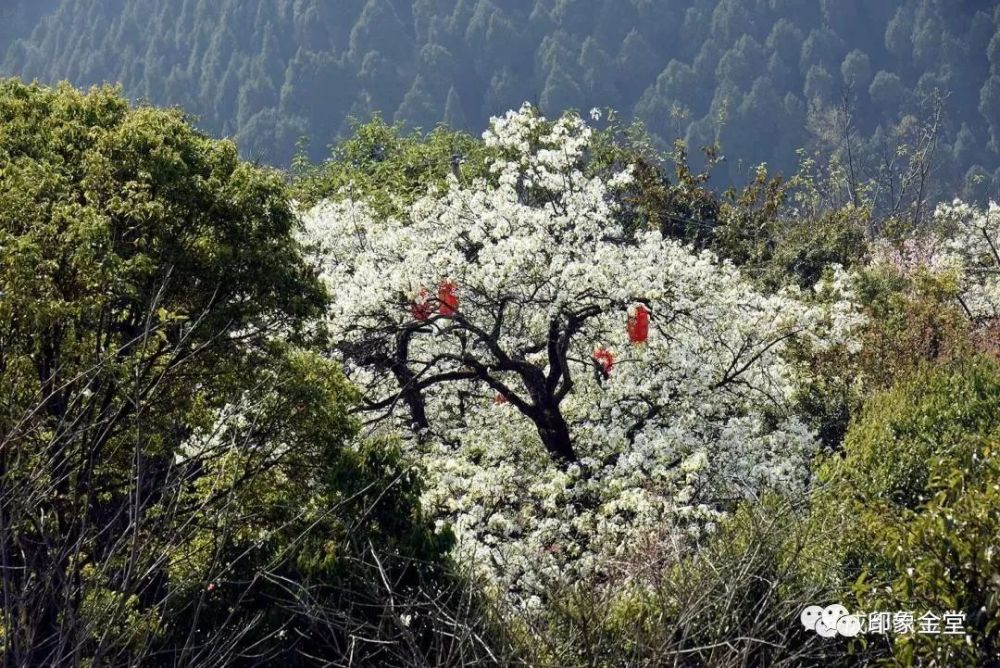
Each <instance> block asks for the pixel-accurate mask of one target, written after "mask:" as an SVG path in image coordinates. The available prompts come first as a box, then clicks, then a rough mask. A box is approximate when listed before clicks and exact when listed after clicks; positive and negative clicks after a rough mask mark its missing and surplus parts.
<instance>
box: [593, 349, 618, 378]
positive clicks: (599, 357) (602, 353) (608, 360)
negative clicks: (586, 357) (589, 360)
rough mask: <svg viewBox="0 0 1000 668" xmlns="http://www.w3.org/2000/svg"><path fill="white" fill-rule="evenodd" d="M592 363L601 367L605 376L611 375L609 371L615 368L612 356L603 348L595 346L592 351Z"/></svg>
mask: <svg viewBox="0 0 1000 668" xmlns="http://www.w3.org/2000/svg"><path fill="white" fill-rule="evenodd" d="M594 361H595V362H597V363H598V364H599V365H600V366H601V370H602V371H604V375H605V376H610V375H611V370H612V369H613V368H614V367H615V356H614V354H613V353H612V352H611V351H610V350H608V349H606V348H605V347H604V346H597V349H596V350H594Z"/></svg>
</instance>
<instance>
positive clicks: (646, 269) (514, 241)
mask: <svg viewBox="0 0 1000 668" xmlns="http://www.w3.org/2000/svg"><path fill="white" fill-rule="evenodd" d="M590 138H591V130H590V129H589V128H588V127H587V126H586V124H585V123H584V122H583V121H582V120H580V119H579V118H578V117H576V116H566V117H563V118H561V119H559V120H557V121H554V122H549V121H546V120H545V119H543V118H541V117H540V116H538V114H537V113H536V112H534V111H533V110H532V109H530V108H528V107H525V108H522V109H521V110H520V111H517V112H511V113H508V114H507V115H506V116H504V117H503V118H500V119H494V121H493V123H492V127H491V129H490V130H489V131H488V132H487V133H486V134H485V141H486V143H487V144H488V145H490V146H493V147H496V148H498V149H500V151H499V153H500V154H501V155H502V156H503V157H502V158H501V159H498V160H497V161H496V162H495V163H494V164H493V165H492V171H491V173H492V175H493V178H492V179H489V180H482V181H479V182H477V183H474V184H471V185H468V186H462V185H459V183H458V182H457V181H455V180H453V181H452V182H451V183H450V187H449V188H448V190H447V191H446V192H443V193H431V194H428V195H427V196H426V197H424V198H422V199H420V200H418V201H417V202H415V203H414V204H413V205H412V206H410V207H408V209H407V210H406V217H405V219H401V220H395V219H389V220H386V219H380V218H379V217H378V216H376V215H375V214H374V213H373V211H372V209H371V208H370V207H369V206H367V205H366V204H365V203H364V202H357V201H350V200H348V199H340V200H331V201H327V202H324V203H322V204H320V205H319V206H317V207H315V208H314V209H312V210H311V211H308V212H305V213H304V216H303V217H304V223H305V230H306V236H307V241H308V242H309V243H310V244H311V245H312V246H313V247H314V248H315V249H316V250H317V255H318V261H319V263H320V264H321V267H322V272H323V278H324V280H325V281H326V282H327V284H328V286H329V288H330V290H331V292H332V294H333V296H334V303H333V305H332V307H331V309H330V313H329V325H330V328H331V331H332V333H333V335H334V337H335V340H336V342H337V346H338V350H339V351H340V352H341V354H342V355H343V362H344V365H345V370H346V372H347V373H348V375H349V376H350V377H351V378H352V380H354V382H356V383H357V384H358V385H359V387H361V388H362V390H363V391H364V392H365V393H366V395H367V401H368V402H369V406H370V407H371V409H372V411H373V414H374V415H379V414H380V413H379V411H381V415H382V417H383V419H382V420H381V421H380V423H379V424H380V425H381V427H382V428H385V429H394V430H398V431H400V432H401V433H403V434H404V435H406V434H409V436H410V438H409V439H408V442H409V443H411V444H412V449H413V452H414V453H415V454H416V455H417V456H419V457H420V458H421V460H422V462H423V464H424V467H425V468H426V471H427V476H428V483H429V484H428V487H429V491H428V492H427V494H426V498H425V501H426V503H427V505H428V507H429V508H431V509H432V510H433V511H434V512H435V513H437V515H438V516H439V517H441V518H444V519H447V520H448V521H450V522H452V523H453V525H454V527H455V528H456V530H457V532H458V535H459V537H460V538H461V545H462V548H461V549H462V550H464V551H465V552H466V553H468V554H471V555H472V556H473V557H474V559H475V563H476V564H478V565H480V566H482V567H483V568H486V569H487V570H488V571H489V572H490V574H491V575H492V576H493V577H494V578H495V579H496V581H497V583H498V585H499V586H500V587H502V588H504V589H505V590H506V591H508V592H513V593H517V594H522V595H524V597H525V599H527V598H529V597H530V595H531V594H532V593H533V592H534V590H535V589H536V588H538V587H541V586H543V585H545V584H546V583H547V582H549V581H551V580H553V579H566V578H572V577H577V576H579V575H586V574H589V573H595V572H598V573H600V574H602V575H604V576H611V575H614V573H615V572H616V571H617V570H618V567H619V565H620V564H627V563H628V561H629V559H630V558H632V557H633V556H634V554H633V552H634V550H635V549H636V548H637V546H638V545H640V544H642V545H645V544H648V543H649V542H650V541H651V540H653V541H659V542H660V543H661V544H668V543H671V542H675V543H676V542H683V541H684V540H686V539H688V538H690V537H691V536H697V535H698V532H700V531H702V530H703V529H704V527H705V526H706V525H707V524H710V523H711V522H712V520H714V519H715V517H716V516H717V511H718V508H719V507H720V502H722V501H723V500H732V499H736V498H740V497H741V496H743V495H746V494H748V493H753V492H756V491H759V490H760V489H761V488H763V487H767V486H778V487H785V488H796V487H798V486H800V485H802V484H803V483H804V482H805V480H806V479H807V476H808V473H807V462H808V459H809V457H810V455H811V453H812V452H813V450H814V447H815V441H814V438H813V435H812V434H811V433H810V432H809V430H808V429H807V428H806V427H805V426H804V424H803V423H802V422H801V421H800V420H799V419H797V418H796V416H795V415H794V414H793V411H792V409H791V403H792V402H791V396H792V393H793V391H794V377H793V369H792V366H791V364H789V363H787V362H786V360H785V359H784V357H783V353H784V352H785V349H786V347H787V345H788V344H789V342H791V341H792V340H793V339H796V338H798V339H805V340H807V341H809V342H811V343H812V344H813V345H817V346H829V345H836V344H839V343H851V332H852V330H853V329H854V328H855V327H856V326H857V324H858V323H859V316H858V315H857V310H856V309H855V308H854V306H853V304H851V303H850V301H849V299H847V294H848V290H847V285H846V280H845V279H844V277H843V274H842V272H838V273H836V274H835V277H834V279H833V280H832V281H831V282H829V283H830V284H829V285H826V286H824V287H823V288H822V292H823V294H825V295H827V296H829V295H834V297H833V298H821V297H819V296H817V295H814V294H807V293H800V292H799V291H796V290H786V291H782V292H781V293H778V294H766V293H764V292H761V291H759V290H757V289H755V288H754V287H753V286H752V285H751V284H750V283H749V282H748V281H746V280H744V279H743V278H742V276H741V275H740V272H739V271H738V270H737V269H736V268H735V267H733V266H732V265H731V264H729V263H727V262H722V261H720V260H719V259H717V258H716V257H715V256H713V255H712V254H710V253H708V252H701V253H698V252H694V251H693V250H692V249H690V248H688V247H685V246H683V245H682V244H680V243H679V242H677V241H675V240H672V239H666V238H664V237H662V236H661V234H660V233H659V232H658V231H646V232H642V233H640V234H639V235H638V236H637V237H634V238H626V237H625V234H624V231H623V229H622V226H621V225H620V224H619V223H618V222H617V205H616V203H615V202H616V191H617V189H618V188H620V187H621V185H623V184H625V183H627V182H628V181H629V178H630V171H629V170H628V169H625V170H622V171H620V172H619V173H617V174H613V175H603V176H589V175H587V174H586V170H585V160H586V155H587V148H588V142H589V141H590ZM445 285H446V286H448V287H447V290H448V292H447V293H440V292H439V290H441V289H443V288H442V287H441V286H445ZM452 295H453V296H454V300H455V301H454V302H450V303H449V299H451V296H452ZM637 304H642V305H644V306H645V307H646V308H648V310H649V313H650V320H649V323H648V333H645V334H643V335H641V336H640V335H638V334H636V333H635V332H634V331H632V330H630V326H627V322H630V321H629V320H628V318H629V313H630V312H631V313H632V314H634V313H635V312H636V305H637ZM595 351H603V352H601V353H600V354H599V355H595ZM601 354H603V355H606V356H605V357H603V358H602V357H600V355H601ZM595 357H596V358H597V359H596V360H595ZM416 395H419V396H418V398H417V399H415V396H416ZM415 400H416V401H418V402H419V403H420V405H421V406H422V407H423V408H424V409H425V411H426V424H425V425H423V426H418V427H413V426H412V425H413V424H415V419H414V414H413V408H414V403H413V402H414V401H415ZM553 415H555V417H553ZM553 424H556V425H557V426H558V425H565V426H566V427H567V428H568V430H569V433H570V435H571V443H572V451H573V457H572V458H570V459H568V460H562V461H560V460H559V459H558V458H556V457H553V456H552V449H551V448H549V447H548V440H547V439H554V437H553V436H552V434H551V433H550V431H552V430H549V427H552V425H553ZM554 431H556V432H557V431H558V429H555V430H554ZM543 432H545V434H546V435H545V436H544V437H543ZM555 440H558V439H555ZM622 569H623V570H627V569H626V568H625V567H624V566H622Z"/></svg>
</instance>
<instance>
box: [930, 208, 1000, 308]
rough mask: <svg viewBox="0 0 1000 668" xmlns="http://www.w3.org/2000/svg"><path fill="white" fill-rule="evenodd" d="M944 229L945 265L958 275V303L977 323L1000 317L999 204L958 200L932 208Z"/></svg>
mask: <svg viewBox="0 0 1000 668" xmlns="http://www.w3.org/2000/svg"><path fill="white" fill-rule="evenodd" d="M935 216H936V218H937V219H938V222H939V223H942V224H943V226H944V227H945V229H946V230H947V232H948V234H947V239H946V240H945V249H946V250H945V255H946V258H947V264H948V266H950V267H952V268H954V269H955V270H956V271H957V272H958V275H959V277H960V279H959V281H960V285H959V287H960V289H961V295H960V299H961V303H962V307H963V308H964V309H965V310H966V312H967V313H968V314H969V316H970V317H972V318H973V319H974V320H975V321H977V322H979V323H983V322H994V323H995V322H996V321H997V319H998V318H1000V206H998V205H997V203H996V202H990V204H989V206H988V207H987V208H986V210H983V209H980V208H977V207H973V206H971V205H969V204H966V203H964V202H962V201H961V200H955V201H954V202H953V203H952V204H948V205H941V206H939V207H938V209H937V211H936V212H935Z"/></svg>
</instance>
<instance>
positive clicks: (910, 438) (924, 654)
mask: <svg viewBox="0 0 1000 668" xmlns="http://www.w3.org/2000/svg"><path fill="white" fill-rule="evenodd" d="M998 443H1000V366H998V365H997V363H996V362H995V361H993V360H989V359H985V358H968V359H960V360H955V361H953V362H950V363H948V364H945V365H943V366H941V367H938V368H932V369H928V370H925V371H923V372H920V373H918V374H917V375H915V376H914V377H913V378H912V379H910V380H908V381H906V382H903V383H901V384H900V385H898V386H897V387H895V388H893V389H892V390H890V391H888V392H886V393H884V394H882V395H880V396H878V397H877V398H876V399H874V400H873V401H871V402H869V403H868V405H867V406H866V408H865V412H864V415H863V416H862V418H861V419H860V420H859V421H858V422H857V423H856V424H855V425H853V426H852V427H851V429H850V431H849V432H848V435H847V439H846V440H845V443H844V456H843V457H834V458H832V459H830V460H828V461H827V462H826V463H825V464H824V465H823V467H822V468H821V469H820V478H821V480H822V482H823V485H822V487H821V488H820V489H819V491H818V492H817V494H816V498H815V500H814V504H815V508H816V516H817V520H816V524H817V526H820V525H824V526H829V525H831V524H834V525H836V526H840V527H843V534H842V536H841V537H840V538H839V539H837V540H834V541H832V542H831V548H830V551H831V552H832V553H834V554H836V555H838V557H839V559H840V565H839V567H838V571H839V573H840V575H841V577H842V578H843V579H842V582H844V583H845V584H848V583H852V582H854V585H853V586H851V589H852V590H853V595H854V596H855V597H856V600H857V604H858V606H859V607H860V609H864V610H904V611H905V610H912V611H914V612H915V613H916V616H919V615H921V614H923V613H924V612H926V611H931V612H934V613H935V614H939V615H940V614H941V613H942V612H945V611H959V612H964V613H965V614H966V615H967V621H966V625H965V627H966V629H967V633H968V635H969V636H970V637H971V642H966V640H965V638H964V637H963V636H957V637H956V636H951V637H948V636H937V635H930V636H928V635H924V636H921V635H920V634H916V635H913V636H908V637H897V638H896V639H895V640H894V645H895V646H894V656H895V659H896V660H897V661H898V662H901V663H903V664H906V665H912V664H925V663H934V664H948V665H972V664H981V663H982V662H983V661H985V660H987V659H988V658H990V657H994V656H995V655H996V652H997V649H998V642H1000V583H998V582H997V580H996V577H995V575H994V573H995V572H996V568H995V566H994V560H995V553H996V550H997V549H998V547H1000V546H998V544H997V536H1000V495H998V492H997V490H998V489H1000V466H998V465H997V461H996V448H997V444H998Z"/></svg>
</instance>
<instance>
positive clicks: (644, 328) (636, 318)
mask: <svg viewBox="0 0 1000 668" xmlns="http://www.w3.org/2000/svg"><path fill="white" fill-rule="evenodd" d="M649 313H650V311H649V309H648V308H647V307H646V305H645V304H634V305H632V306H631V307H630V308H629V310H628V323H627V324H626V326H625V327H626V329H627V330H628V340H629V341H631V342H632V343H645V342H646V339H648V338H649Z"/></svg>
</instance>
